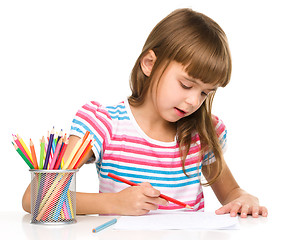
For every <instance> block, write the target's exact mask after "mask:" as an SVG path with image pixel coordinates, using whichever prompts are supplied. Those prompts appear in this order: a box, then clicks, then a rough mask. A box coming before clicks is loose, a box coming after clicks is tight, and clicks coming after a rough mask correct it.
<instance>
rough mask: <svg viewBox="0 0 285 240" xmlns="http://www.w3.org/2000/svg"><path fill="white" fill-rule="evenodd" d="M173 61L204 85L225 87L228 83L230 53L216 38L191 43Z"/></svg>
mask: <svg viewBox="0 0 285 240" xmlns="http://www.w3.org/2000/svg"><path fill="white" fill-rule="evenodd" d="M174 60H175V61H177V62H179V63H181V64H182V65H183V66H184V67H185V71H186V73H187V74H188V75H189V76H191V77H194V78H197V79H200V80H201V81H202V82H204V83H209V84H213V85H217V86H220V87H225V86H226V85H227V84H228V83H229V81H230V75H231V57H230V52H229V50H228V49H227V47H226V44H223V43H222V41H221V40H220V39H219V38H218V37H215V36H213V37H212V38H209V36H208V37H207V38H203V39H197V40H196V41H192V42H191V44H189V45H188V46H184V47H182V48H180V50H179V51H178V52H177V54H176V56H175V57H174Z"/></svg>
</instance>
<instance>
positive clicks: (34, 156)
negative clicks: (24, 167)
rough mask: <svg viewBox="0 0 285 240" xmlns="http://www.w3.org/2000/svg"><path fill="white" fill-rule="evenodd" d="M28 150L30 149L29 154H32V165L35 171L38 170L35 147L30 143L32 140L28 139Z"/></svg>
mask: <svg viewBox="0 0 285 240" xmlns="http://www.w3.org/2000/svg"><path fill="white" fill-rule="evenodd" d="M30 149H31V154H32V160H33V165H34V167H35V169H39V166H38V160H37V155H36V151H35V146H34V143H33V142H32V139H30Z"/></svg>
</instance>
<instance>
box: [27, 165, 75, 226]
mask: <svg viewBox="0 0 285 240" xmlns="http://www.w3.org/2000/svg"><path fill="white" fill-rule="evenodd" d="M77 171H78V170H30V172H31V177H32V180H31V223H35V224H67V223H75V222H76V172H77Z"/></svg>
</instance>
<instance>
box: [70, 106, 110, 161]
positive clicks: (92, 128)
mask: <svg viewBox="0 0 285 240" xmlns="http://www.w3.org/2000/svg"><path fill="white" fill-rule="evenodd" d="M86 131H89V132H90V134H91V135H92V136H93V137H94V140H95V142H94V145H93V148H92V150H93V152H94V155H95V158H96V162H99V161H101V159H102V156H103V153H104V150H105V149H106V145H107V144H108V143H109V142H110V137H111V134H112V120H111V117H110V115H109V113H108V111H107V109H106V108H105V107H103V106H102V105H101V104H99V103H98V102H94V101H92V102H89V103H87V104H85V105H83V106H82V107H81V108H80V109H79V110H78V111H77V113H76V115H75V117H74V119H73V121H72V124H71V130H70V135H75V136H78V137H80V138H82V137H83V136H84V134H85V133H86Z"/></svg>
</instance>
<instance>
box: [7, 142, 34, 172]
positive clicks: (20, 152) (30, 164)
mask: <svg viewBox="0 0 285 240" xmlns="http://www.w3.org/2000/svg"><path fill="white" fill-rule="evenodd" d="M12 144H13V146H14V148H15V150H16V151H17V152H18V153H19V155H20V156H21V157H22V158H23V159H24V161H25V162H26V164H27V165H28V166H29V167H30V169H34V166H33V164H32V163H31V162H30V161H29V160H28V158H27V157H26V156H25V154H24V153H23V152H22V150H21V149H20V148H19V147H18V146H17V145H16V144H14V143H13V142H12Z"/></svg>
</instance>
